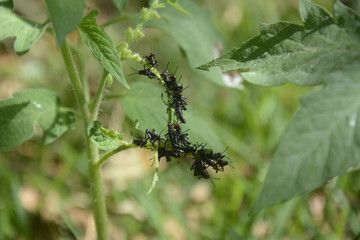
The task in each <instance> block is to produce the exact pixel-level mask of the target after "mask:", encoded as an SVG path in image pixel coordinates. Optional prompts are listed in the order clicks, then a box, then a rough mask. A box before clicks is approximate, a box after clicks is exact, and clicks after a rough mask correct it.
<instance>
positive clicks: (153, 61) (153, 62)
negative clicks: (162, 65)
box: [143, 53, 158, 67]
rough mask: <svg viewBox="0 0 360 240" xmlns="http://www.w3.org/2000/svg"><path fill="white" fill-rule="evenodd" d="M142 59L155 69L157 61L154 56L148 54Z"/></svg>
mask: <svg viewBox="0 0 360 240" xmlns="http://www.w3.org/2000/svg"><path fill="white" fill-rule="evenodd" d="M143 59H144V60H145V61H146V62H147V63H148V64H150V66H151V67H156V66H157V63H158V61H157V60H156V59H155V54H154V53H150V54H149V55H148V56H145V57H143Z"/></svg>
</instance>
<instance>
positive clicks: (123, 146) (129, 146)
mask: <svg viewBox="0 0 360 240" xmlns="http://www.w3.org/2000/svg"><path fill="white" fill-rule="evenodd" d="M136 147H139V146H137V145H135V144H124V145H121V146H119V147H118V148H115V149H114V150H111V151H110V152H107V153H106V154H105V155H103V156H102V157H101V158H100V159H99V161H97V163H96V167H97V168H100V167H101V166H102V165H103V164H104V162H106V160H108V159H109V158H110V157H111V156H112V155H114V154H116V153H118V152H121V151H124V150H126V149H129V148H136Z"/></svg>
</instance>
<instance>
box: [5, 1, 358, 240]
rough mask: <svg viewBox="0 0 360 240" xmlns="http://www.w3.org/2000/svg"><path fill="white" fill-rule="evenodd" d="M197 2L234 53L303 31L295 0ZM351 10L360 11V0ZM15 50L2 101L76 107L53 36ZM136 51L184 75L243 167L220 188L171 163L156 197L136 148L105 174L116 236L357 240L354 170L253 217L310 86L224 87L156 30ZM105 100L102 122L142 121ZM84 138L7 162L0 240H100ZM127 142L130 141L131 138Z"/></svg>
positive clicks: (124, 125) (30, 8) (33, 12)
mask: <svg viewBox="0 0 360 240" xmlns="http://www.w3.org/2000/svg"><path fill="white" fill-rule="evenodd" d="M31 2H34V3H35V1H31ZM117 2H118V4H117V5H121V4H120V2H121V1H117ZM323 2H324V1H323ZM87 3H88V5H90V6H92V7H96V8H99V9H100V11H101V14H100V16H99V18H98V19H97V21H98V22H100V23H101V22H106V21H108V20H110V19H112V18H114V17H118V16H119V12H118V11H117V10H116V8H115V7H114V5H113V3H112V2H111V1H95V0H94V1H87ZM197 3H198V4H199V5H200V7H201V8H203V9H206V10H208V11H209V12H210V13H211V15H210V16H211V21H212V24H213V25H214V27H215V28H216V29H217V31H219V32H220V33H221V35H222V37H223V40H224V42H223V49H224V50H228V49H230V48H232V47H234V46H238V45H240V43H241V42H243V41H245V40H246V39H248V38H250V37H253V36H255V35H257V34H258V32H259V24H260V23H263V22H266V23H273V22H276V21H279V20H288V21H292V22H299V16H298V13H297V12H298V10H297V7H298V3H297V1H296V0H291V1H285V0H269V1H264V0H255V1H254V0H224V1H197ZM144 4H145V2H144V1H129V3H128V6H127V7H126V8H125V9H124V10H122V12H121V14H127V15H133V14H136V13H138V12H139V10H140V8H141V7H142V6H144ZM352 4H353V6H354V7H356V4H358V1H354V2H353V3H352ZM329 5H330V4H329ZM329 5H328V6H329ZM15 9H16V10H17V11H18V12H20V13H23V14H24V16H26V17H30V16H37V17H38V18H41V17H42V16H43V15H41V14H38V13H39V12H43V11H45V10H44V9H43V6H42V5H41V4H38V3H37V4H30V3H28V2H27V3H26V4H24V3H21V1H19V3H17V2H15ZM45 18H46V17H45ZM45 18H44V19H40V21H44V20H45ZM128 19H131V18H130V17H129V18H128ZM36 20H38V19H36ZM129 25H131V21H128V20H126V21H121V22H119V23H118V24H115V25H112V26H109V27H107V28H106V30H107V31H108V33H109V34H110V35H111V36H112V37H113V38H114V40H115V42H119V41H120V40H123V39H122V37H123V34H124V33H125V30H126V28H127V27H128V26H129ZM199 31H201V29H199ZM71 38H74V39H76V36H74V35H70V39H71ZM194 44H195V45H196V44H199V43H194ZM11 46H12V41H11V40H7V41H5V42H3V43H2V45H0V63H1V66H2V67H1V69H0V98H1V100H3V99H6V98H10V97H11V95H12V93H13V92H16V91H21V90H23V89H26V88H31V87H40V86H41V87H46V88H49V89H51V90H54V91H56V92H57V93H58V94H59V95H60V97H61V99H62V101H63V103H64V105H65V106H66V107H69V108H76V102H75V100H74V97H73V95H72V92H71V90H70V85H69V83H68V79H67V75H66V72H65V71H66V70H65V68H64V66H63V63H62V60H61V58H60V56H59V51H58V49H57V48H56V41H55V39H54V38H52V37H51V36H48V35H45V36H44V37H43V38H41V39H40V40H39V41H38V42H37V43H36V44H35V45H34V47H33V48H32V49H31V50H30V51H29V52H28V53H27V54H26V55H24V56H22V57H18V56H16V55H15V54H14V53H13V51H12V50H11ZM131 47H132V49H134V50H135V51H137V52H139V53H141V54H143V55H146V54H148V53H149V52H155V53H156V54H157V59H159V60H160V63H159V64H160V66H162V67H164V68H165V66H166V64H167V62H168V61H169V62H170V68H171V69H172V70H175V68H176V66H178V73H177V74H178V75H181V74H182V76H183V77H182V80H181V81H182V83H183V84H184V85H185V86H187V85H188V86H189V87H188V88H187V89H186V91H184V95H185V96H186V97H188V101H189V105H191V106H192V108H193V109H194V111H195V112H196V113H197V114H198V115H199V116H200V117H201V119H203V120H204V121H205V122H206V124H207V125H208V126H209V128H211V130H212V131H213V132H214V133H215V134H216V135H215V136H216V137H217V140H218V141H220V142H221V144H222V145H224V146H229V149H228V150H227V151H226V154H227V156H228V157H229V158H230V159H231V161H232V162H233V163H232V165H233V168H231V167H228V168H227V169H226V171H225V172H224V173H221V174H217V175H215V174H213V176H215V177H216V178H219V179H213V182H214V183H215V185H216V187H215V186H214V185H213V183H212V182H211V181H206V180H198V179H196V178H194V177H193V176H192V173H191V172H190V171H189V168H190V165H191V163H190V161H188V160H179V163H178V162H176V161H173V162H171V163H169V164H167V163H164V162H161V171H160V176H159V177H160V181H159V182H158V184H157V186H156V188H155V189H154V191H153V192H152V194H151V196H150V199H148V198H147V197H146V192H147V190H148V188H149V186H150V184H151V181H152V168H151V164H152V161H148V160H149V159H151V158H152V156H151V152H147V151H144V150H138V149H136V150H128V151H126V152H124V153H121V154H119V155H116V156H115V157H114V158H113V159H112V160H110V161H109V162H108V163H106V165H105V166H104V172H103V176H104V180H105V189H106V193H107V203H108V212H109V217H110V224H111V228H110V229H111V232H112V233H113V236H112V239H274V240H275V239H284V240H285V239H334V240H335V239H358V238H359V236H360V224H359V222H360V221H359V214H358V212H359V210H360V201H359V194H360V188H359V187H358V186H360V177H359V176H360V175H359V172H358V171H356V170H354V171H353V172H351V173H349V174H347V175H345V176H344V177H341V178H339V179H335V180H333V181H332V182H331V183H329V184H328V185H326V186H325V187H323V188H321V189H318V190H317V191H315V192H314V193H311V194H308V195H306V196H302V197H299V198H296V199H293V200H291V201H289V202H287V203H284V204H281V205H278V206H275V207H273V208H271V209H269V210H267V211H266V212H263V213H261V214H258V215H256V216H253V217H249V216H248V212H249V210H250V208H251V207H252V205H253V204H254V202H255V199H256V197H257V194H258V192H259V190H260V186H261V182H262V180H263V178H264V176H265V173H266V171H267V169H268V166H269V164H270V161H271V158H272V154H273V152H274V150H275V148H276V146H277V143H278V140H279V138H280V136H281V135H282V133H283V132H284V130H285V128H286V126H287V124H288V122H289V121H290V119H291V117H292V116H293V114H294V112H295V111H296V110H297V108H298V105H299V98H300V97H301V96H303V95H304V94H306V93H308V92H309V91H311V90H312V89H311V88H305V87H298V86H295V85H293V84H286V85H284V86H281V87H273V88H264V87H259V86H255V85H251V84H248V83H246V82H245V83H243V85H244V89H243V90H239V89H236V88H227V87H220V86H219V84H216V83H213V82H211V81H207V79H206V77H205V76H203V75H202V74H200V73H198V72H197V71H195V70H194V69H193V67H191V64H189V63H188V62H187V60H186V58H185V57H184V51H183V50H182V49H181V48H179V47H178V44H177V43H176V41H175V40H174V36H172V35H171V34H169V33H166V32H162V31H160V30H156V29H147V30H146V37H145V38H144V39H142V40H140V41H138V42H137V43H135V44H133V46H131ZM87 54H89V58H88V59H89V62H88V67H87V74H88V75H89V76H90V80H91V83H90V88H91V90H93V91H95V89H96V86H97V80H98V79H99V78H100V77H101V69H100V67H99V66H98V65H97V63H96V61H95V60H92V59H91V57H90V53H87ZM130 67H133V68H136V69H139V68H142V66H139V65H133V63H132V62H125V63H124V64H123V70H124V71H125V76H127V75H128V74H131V73H133V70H131V68H130ZM160 69H161V68H160ZM126 80H127V82H128V83H129V84H130V85H132V84H134V83H135V82H143V81H148V80H147V79H145V78H142V77H138V76H137V75H136V76H129V77H127V78H126ZM111 94H113V95H114V96H115V97H116V96H118V95H120V96H124V95H126V90H125V89H124V88H122V87H121V86H119V85H117V84H114V85H113V86H112V89H111ZM159 97H160V96H159ZM106 99H107V100H106V101H105V102H104V103H103V105H102V114H101V116H100V119H101V120H102V122H103V123H104V124H105V125H106V128H108V129H114V130H117V131H120V132H125V133H129V132H130V130H131V128H132V125H133V124H132V121H131V120H130V119H129V118H127V117H125V114H124V107H123V106H122V105H121V103H120V102H119V100H118V99H117V98H113V97H111V96H108V98H106ZM164 122H165V120H164ZM189 128H190V127H189ZM189 134H190V135H191V131H190V132H189ZM80 136H81V134H80V130H79V128H76V129H75V130H73V131H70V132H68V133H66V134H65V135H64V136H62V137H61V139H60V141H59V140H58V141H56V142H54V143H52V144H50V145H47V146H41V145H40V143H41V137H40V134H38V135H37V136H36V137H35V138H33V139H32V140H31V141H28V142H26V143H25V144H23V145H22V146H20V147H18V148H16V149H14V150H12V151H10V152H7V153H1V154H0V194H1V197H0V239H94V236H95V235H94V234H95V233H94V228H93V226H92V223H91V220H92V216H91V211H90V210H89V209H90V200H89V197H88V189H89V186H88V185H87V181H86V176H87V162H86V158H85V156H84V154H83V152H82V150H83V147H84V146H83V145H84V144H83V140H82V138H81V137H80ZM125 138H128V139H129V134H127V136H125ZM221 150H224V149H219V151H221Z"/></svg>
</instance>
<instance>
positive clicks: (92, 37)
mask: <svg viewBox="0 0 360 240" xmlns="http://www.w3.org/2000/svg"><path fill="white" fill-rule="evenodd" d="M98 14H99V11H98V10H93V11H91V12H90V13H89V14H88V15H87V16H86V17H85V18H84V19H83V21H82V22H81V24H80V30H81V31H80V33H81V37H82V38H83V39H84V42H85V44H86V45H87V46H88V47H89V49H90V51H91V52H92V54H93V56H94V58H95V59H97V60H98V61H100V62H101V64H102V65H103V67H104V68H105V69H106V70H107V71H108V72H109V73H110V74H111V75H112V76H113V77H114V78H116V80H118V81H119V82H120V83H121V84H122V85H124V86H125V87H126V88H129V85H128V84H127V82H126V81H125V78H124V75H123V72H122V68H121V60H120V56H119V53H118V51H117V50H116V46H115V44H114V42H113V41H112V39H111V38H110V36H109V35H108V34H107V33H106V32H105V31H104V29H103V28H102V27H100V26H98V25H97V23H96V18H95V17H96V16H97V15H98Z"/></svg>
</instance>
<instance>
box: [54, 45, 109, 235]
mask: <svg viewBox="0 0 360 240" xmlns="http://www.w3.org/2000/svg"><path fill="white" fill-rule="evenodd" d="M61 54H62V56H63V59H64V62H65V65H66V68H67V70H68V74H69V77H70V81H71V85H72V88H73V91H74V94H75V98H76V100H77V103H78V105H79V107H80V112H81V116H82V118H83V122H84V135H85V143H86V152H87V157H88V165H89V182H90V185H91V196H92V208H93V212H94V220H95V225H96V231H97V239H101V240H108V239H110V237H109V231H108V225H107V213H106V205H105V198H104V193H103V189H102V182H101V172H100V170H101V169H100V168H97V167H96V163H97V161H98V157H99V150H98V148H97V147H96V145H95V144H94V143H92V142H91V140H90V138H89V136H88V134H87V126H88V124H89V120H90V113H89V109H88V107H87V104H86V101H85V96H84V93H83V90H84V89H83V88H82V86H81V80H80V78H79V75H78V72H77V70H76V67H75V63H74V59H73V57H72V54H71V51H70V48H69V46H68V44H67V42H66V41H65V42H64V43H63V45H62V46H61ZM96 115H97V114H95V116H96Z"/></svg>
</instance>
